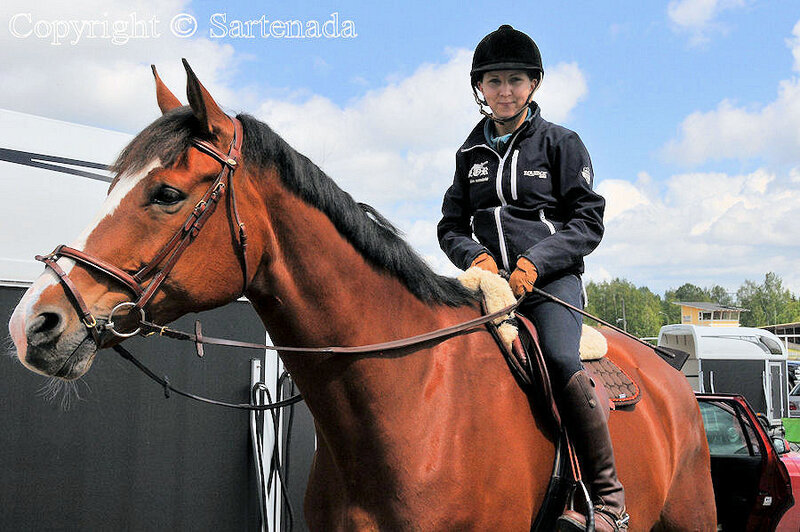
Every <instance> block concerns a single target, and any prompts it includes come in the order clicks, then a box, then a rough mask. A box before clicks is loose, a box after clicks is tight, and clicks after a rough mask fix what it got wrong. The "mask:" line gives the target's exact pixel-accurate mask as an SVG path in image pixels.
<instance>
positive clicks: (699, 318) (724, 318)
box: [673, 301, 747, 327]
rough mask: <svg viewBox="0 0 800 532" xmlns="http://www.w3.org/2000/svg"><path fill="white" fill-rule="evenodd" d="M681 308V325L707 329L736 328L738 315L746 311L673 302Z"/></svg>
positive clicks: (695, 303)
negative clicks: (698, 326)
mask: <svg viewBox="0 0 800 532" xmlns="http://www.w3.org/2000/svg"><path fill="white" fill-rule="evenodd" d="M673 305H679V306H680V307H681V323H684V324H689V325H705V326H709V327H738V326H739V314H741V313H742V312H747V309H743V308H738V307H729V306H727V305H718V304H716V303H706V302H687V301H675V302H674V303H673Z"/></svg>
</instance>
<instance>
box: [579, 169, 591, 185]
mask: <svg viewBox="0 0 800 532" xmlns="http://www.w3.org/2000/svg"><path fill="white" fill-rule="evenodd" d="M581 177H582V178H584V179H585V180H586V182H587V183H589V186H591V185H592V170H591V168H589V167H588V166H584V167H583V168H581Z"/></svg>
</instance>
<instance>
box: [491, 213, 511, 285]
mask: <svg viewBox="0 0 800 532" xmlns="http://www.w3.org/2000/svg"><path fill="white" fill-rule="evenodd" d="M501 208H502V207H495V208H494V223H495V224H496V225H497V236H498V240H499V241H498V244H499V245H500V260H502V261H503V267H504V268H505V269H506V271H511V267H510V266H509V264H508V250H506V237H505V235H504V234H503V224H502V222H501V221H500V209H501Z"/></svg>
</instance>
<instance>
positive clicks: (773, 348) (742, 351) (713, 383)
mask: <svg viewBox="0 0 800 532" xmlns="http://www.w3.org/2000/svg"><path fill="white" fill-rule="evenodd" d="M658 345H660V346H664V347H671V348H675V349H680V350H682V351H686V352H687V353H689V358H688V359H687V361H686V364H684V366H683V370H682V371H683V373H684V374H685V375H686V378H687V379H688V380H689V383H690V384H691V386H692V388H693V389H694V390H695V391H696V392H701V393H734V394H741V395H744V396H745V397H746V398H747V400H748V401H749V402H750V404H751V405H752V406H753V408H754V409H755V410H756V412H759V413H761V414H764V415H765V416H767V418H768V419H769V420H770V423H771V424H776V423H778V422H779V421H780V419H781V418H784V417H787V416H788V408H789V389H788V384H787V383H788V379H787V371H788V368H787V361H788V352H787V350H786V347H785V346H784V345H783V343H782V342H781V341H780V339H779V338H778V337H777V336H775V335H774V334H772V333H771V332H769V331H765V330H763V329H755V328H751V327H704V326H698V325H685V324H676V325H665V326H664V327H661V330H660V331H659V333H658Z"/></svg>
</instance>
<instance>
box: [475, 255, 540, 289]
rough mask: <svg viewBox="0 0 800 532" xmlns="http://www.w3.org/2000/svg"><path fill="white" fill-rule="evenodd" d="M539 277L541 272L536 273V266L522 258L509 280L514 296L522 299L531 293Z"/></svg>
mask: <svg viewBox="0 0 800 532" xmlns="http://www.w3.org/2000/svg"><path fill="white" fill-rule="evenodd" d="M476 260H477V259H476ZM537 277H539V272H537V271H536V266H534V265H533V263H532V262H531V261H529V260H528V259H526V258H525V257H520V258H519V259H518V260H517V267H516V268H515V269H514V271H513V272H511V277H509V278H508V284H509V285H511V291H512V292H514V295H515V296H516V297H521V296H522V294H524V293H525V292H530V291H531V288H533V284H534V283H535V282H536V278H537Z"/></svg>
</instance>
